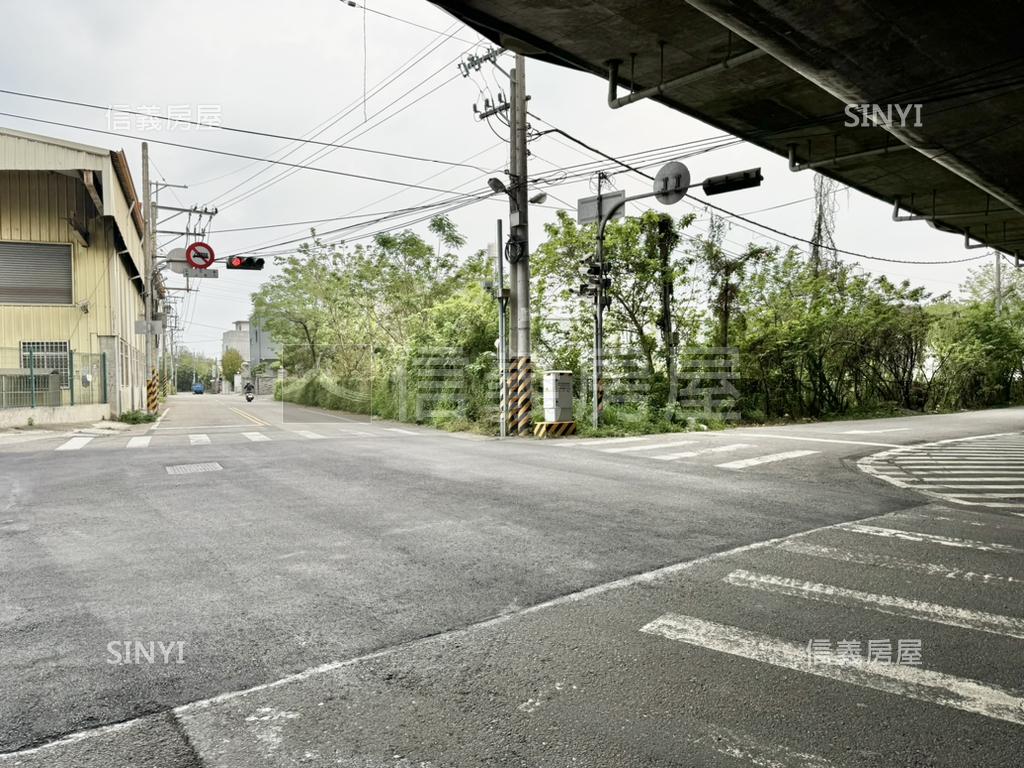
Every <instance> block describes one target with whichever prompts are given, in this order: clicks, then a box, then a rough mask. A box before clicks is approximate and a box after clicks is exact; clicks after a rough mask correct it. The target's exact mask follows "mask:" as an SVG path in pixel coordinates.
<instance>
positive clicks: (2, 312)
mask: <svg viewBox="0 0 1024 768" xmlns="http://www.w3.org/2000/svg"><path fill="white" fill-rule="evenodd" d="M143 231H144V229H143V218H142V210H141V205H140V203H139V199H138V195H137V194H136V191H135V185H134V183H133V182H132V178H131V173H130V171H129V168H128V162H127V159H126V158H125V154H124V152H123V151H111V150H106V149H101V148H98V147H91V146H86V145H83V144H76V143H73V142H68V141H63V140H59V139H53V138H48V137H45V136H36V135H33V134H28V133H22V132H19V131H12V130H7V129H0V379H2V378H3V375H4V373H7V374H8V381H14V380H15V379H16V372H17V371H18V369H21V370H22V371H24V369H26V368H28V366H29V364H30V362H31V364H32V365H33V366H34V369H35V370H36V371H38V370H39V369H40V368H42V369H44V370H47V371H50V370H51V369H52V371H53V372H54V373H51V374H50V375H51V378H52V380H53V382H54V384H53V390H54V392H53V398H54V399H53V400H49V401H46V403H45V404H46V405H49V406H58V407H59V408H60V409H61V411H62V412H63V413H64V415H65V416H66V415H67V413H66V412H67V410H68V409H69V408H71V406H72V405H73V404H74V406H75V407H76V408H82V407H83V406H85V405H88V406H91V407H92V409H93V410H92V411H91V412H90V415H94V414H95V412H96V411H97V406H104V405H105V406H109V412H110V413H112V414H115V415H116V414H117V413H120V412H122V411H125V410H129V409H134V408H144V407H145V376H144V367H145V359H144V358H145V353H144V345H145V337H144V336H142V335H138V334H136V332H135V321H136V320H137V319H139V318H141V317H143V314H144V306H143V296H144V294H145V290H146V285H145V274H146V269H145V264H146V261H145V258H144V251H143ZM58 384H59V394H58V393H57V390H58ZM4 386H6V388H7V389H8V390H10V389H13V385H10V384H7V385H4ZM3 390H4V387H2V386H0V399H3V398H4V396H5V391H3ZM33 397H34V398H35V395H34V394H33ZM12 405H13V406H17V405H20V406H22V407H24V406H26V405H29V403H26V402H20V403H19V402H18V401H17V399H16V397H15V396H14V395H10V396H8V397H7V398H6V400H5V401H4V402H0V415H2V414H3V409H4V408H5V407H6V408H11V407H12ZM31 405H39V403H36V402H33V403H32V404H31ZM72 410H74V409H72ZM101 410H102V409H101ZM63 420H69V421H70V420H73V419H70V418H64V419H63Z"/></svg>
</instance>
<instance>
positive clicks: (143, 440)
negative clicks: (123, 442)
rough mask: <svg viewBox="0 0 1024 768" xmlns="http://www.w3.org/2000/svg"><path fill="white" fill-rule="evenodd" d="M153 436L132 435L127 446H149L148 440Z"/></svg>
mask: <svg viewBox="0 0 1024 768" xmlns="http://www.w3.org/2000/svg"><path fill="white" fill-rule="evenodd" d="M152 439H153V438H152V437H150V436H149V435H143V436H141V437H133V438H131V439H130V440H129V441H128V446H127V447H128V448H149V441H150V440H152Z"/></svg>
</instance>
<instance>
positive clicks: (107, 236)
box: [0, 171, 144, 407]
mask: <svg viewBox="0 0 1024 768" xmlns="http://www.w3.org/2000/svg"><path fill="white" fill-rule="evenodd" d="M103 181H104V183H106V184H115V185H116V184H117V181H116V179H114V178H112V177H111V178H109V179H104V180H103ZM72 215H74V216H75V218H76V219H77V220H78V221H80V222H83V223H87V226H88V234H89V247H88V248H85V247H82V246H81V245H79V244H78V243H75V242H73V241H72V237H71V229H70V227H69V224H68V221H67V220H68V218H69V217H70V216H72ZM0 241H14V242H44V243H71V248H72V256H71V259H72V283H73V303H72V304H70V305H52V304H51V305H18V304H0V347H17V346H18V345H19V344H20V342H22V341H70V342H71V348H72V349H74V350H76V351H79V352H99V351H100V344H99V339H98V337H99V336H110V335H113V336H118V337H120V339H122V340H123V341H124V343H125V345H126V347H127V348H128V351H129V355H128V359H129V360H130V361H131V362H132V365H133V369H132V370H131V371H129V375H128V377H127V382H126V386H124V387H123V388H122V397H123V398H124V400H123V402H124V403H126V406H125V407H131V404H132V402H133V399H134V400H136V401H138V400H140V396H139V394H138V393H137V392H134V393H133V392H132V391H131V390H132V389H138V388H140V387H142V383H143V375H142V370H141V369H142V362H141V354H140V348H141V345H142V344H143V343H144V340H143V338H142V337H140V336H136V335H135V327H134V325H135V320H136V318H138V317H140V316H141V315H142V313H143V304H142V299H141V297H140V296H139V293H138V291H137V290H136V289H135V287H134V286H133V285H132V284H131V280H130V279H129V277H128V274H127V272H126V271H125V269H124V266H123V265H122V264H121V260H120V259H119V258H118V257H117V256H116V250H117V249H116V247H115V239H114V229H113V224H112V222H111V221H110V220H109V219H105V218H103V217H100V216H97V215H96V210H95V207H94V206H93V203H92V200H91V199H90V198H89V196H88V193H87V192H86V189H85V185H84V184H83V183H82V182H81V181H80V180H79V179H76V178H73V177H72V176H70V175H65V174H63V173H56V172H52V171H0ZM86 303H87V307H88V312H83V311H82V308H81V307H82V305H83V304H86ZM108 363H109V364H111V365H112V364H113V361H108ZM133 395H134V398H133Z"/></svg>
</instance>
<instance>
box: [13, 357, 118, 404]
mask: <svg viewBox="0 0 1024 768" xmlns="http://www.w3.org/2000/svg"><path fill="white" fill-rule="evenodd" d="M106 379H107V356H106V354H105V353H103V352H76V351H74V350H72V349H69V348H68V346H67V344H66V343H64V342H45V343H25V344H22V345H21V346H20V347H0V408H44V407H53V406H61V405H97V404H101V403H105V402H107V391H106V387H105V386H104V382H105V381H106Z"/></svg>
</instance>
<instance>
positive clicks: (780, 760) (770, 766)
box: [687, 726, 838, 768]
mask: <svg viewBox="0 0 1024 768" xmlns="http://www.w3.org/2000/svg"><path fill="white" fill-rule="evenodd" d="M700 734H701V735H700V736H698V737H697V738H692V737H687V740H688V741H690V742H691V743H692V744H695V745H701V746H705V747H707V748H710V749H711V750H713V751H714V752H717V753H718V754H720V755H727V756H728V757H731V758H732V759H733V760H742V761H744V764H746V765H752V766H755V768H838V766H836V765H835V764H834V763H830V762H829V761H828V760H826V759H825V758H824V757H822V756H821V755H814V754H810V753H808V752H793V751H791V750H789V749H787V748H786V747H784V746H782V745H779V744H762V743H760V742H758V741H757V740H755V739H754V738H753V737H751V736H748V735H747V734H740V733H737V732H735V731H731V730H727V729H725V728H722V727H721V726H717V727H710V728H707V729H704V728H701V729H700Z"/></svg>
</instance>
